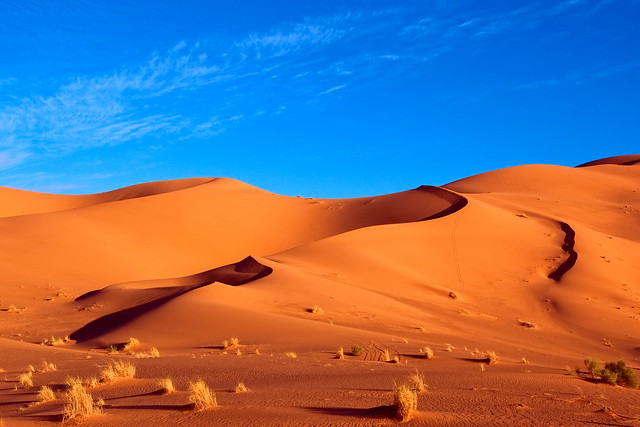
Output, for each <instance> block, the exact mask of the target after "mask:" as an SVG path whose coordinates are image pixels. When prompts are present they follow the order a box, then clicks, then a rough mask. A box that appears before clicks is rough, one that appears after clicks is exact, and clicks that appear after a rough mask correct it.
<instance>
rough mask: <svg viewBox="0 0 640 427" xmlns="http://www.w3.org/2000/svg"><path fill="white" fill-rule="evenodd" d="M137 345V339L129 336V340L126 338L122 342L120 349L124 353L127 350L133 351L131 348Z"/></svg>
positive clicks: (138, 342)
mask: <svg viewBox="0 0 640 427" xmlns="http://www.w3.org/2000/svg"><path fill="white" fill-rule="evenodd" d="M138 345H140V340H139V339H137V338H129V340H127V342H126V343H125V344H124V347H123V348H122V351H124V352H125V353H126V352H129V351H133V349H134V348H136V347H137V346H138Z"/></svg>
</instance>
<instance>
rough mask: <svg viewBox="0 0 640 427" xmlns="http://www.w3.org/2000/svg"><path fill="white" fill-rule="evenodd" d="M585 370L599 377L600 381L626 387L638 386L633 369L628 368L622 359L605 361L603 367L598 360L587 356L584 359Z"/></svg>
mask: <svg viewBox="0 0 640 427" xmlns="http://www.w3.org/2000/svg"><path fill="white" fill-rule="evenodd" d="M584 364H585V366H586V367H587V371H588V372H589V373H590V374H591V375H592V376H593V377H594V378H600V379H601V380H602V381H604V382H606V383H608V384H611V385H619V386H623V387H628V388H638V377H637V375H636V373H635V372H633V369H631V368H629V367H628V366H627V364H626V363H625V362H624V360H619V361H617V362H608V363H605V365H604V368H601V367H600V362H599V361H598V360H597V359H595V358H593V357H587V358H586V359H585V360H584Z"/></svg>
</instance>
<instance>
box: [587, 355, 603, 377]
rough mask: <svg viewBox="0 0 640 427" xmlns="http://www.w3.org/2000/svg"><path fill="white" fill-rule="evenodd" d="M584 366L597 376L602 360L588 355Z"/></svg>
mask: <svg viewBox="0 0 640 427" xmlns="http://www.w3.org/2000/svg"><path fill="white" fill-rule="evenodd" d="M584 366H586V367H587V371H588V372H589V373H590V374H591V375H592V376H593V377H594V378H595V376H596V375H598V371H599V369H600V368H599V366H600V362H599V361H598V359H596V358H594V357H587V358H586V359H584Z"/></svg>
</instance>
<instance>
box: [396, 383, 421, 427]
mask: <svg viewBox="0 0 640 427" xmlns="http://www.w3.org/2000/svg"><path fill="white" fill-rule="evenodd" d="M393 400H394V402H393V404H394V406H395V408H396V417H397V418H398V419H399V420H401V421H409V420H410V419H411V418H412V417H413V413H414V412H415V411H416V410H417V409H418V394H417V393H416V391H415V390H413V389H412V388H411V387H409V386H408V385H406V384H405V385H401V386H399V387H396V389H395V390H394V392H393Z"/></svg>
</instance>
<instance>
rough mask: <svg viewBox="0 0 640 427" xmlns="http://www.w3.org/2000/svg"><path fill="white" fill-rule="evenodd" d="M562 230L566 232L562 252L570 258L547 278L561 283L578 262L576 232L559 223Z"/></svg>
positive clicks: (564, 223) (565, 224) (563, 223)
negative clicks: (563, 277)
mask: <svg viewBox="0 0 640 427" xmlns="http://www.w3.org/2000/svg"><path fill="white" fill-rule="evenodd" d="M559 224H560V228H561V229H562V231H563V232H564V243H563V244H562V251H563V252H565V253H567V254H569V257H568V258H567V259H566V260H565V261H564V262H563V263H562V264H560V265H559V266H558V268H557V269H556V271H554V272H553V273H551V274H549V275H548V276H547V277H548V278H549V279H553V280H555V281H556V282H559V281H560V279H562V276H564V275H565V273H566V272H567V271H569V270H571V268H573V266H574V265H575V264H576V261H577V260H578V253H577V252H576V251H575V249H574V246H575V244H576V232H575V231H574V230H573V228H571V227H570V226H569V224H567V223H566V222H559Z"/></svg>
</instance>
